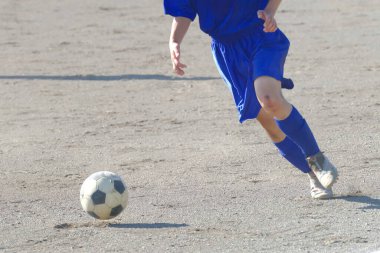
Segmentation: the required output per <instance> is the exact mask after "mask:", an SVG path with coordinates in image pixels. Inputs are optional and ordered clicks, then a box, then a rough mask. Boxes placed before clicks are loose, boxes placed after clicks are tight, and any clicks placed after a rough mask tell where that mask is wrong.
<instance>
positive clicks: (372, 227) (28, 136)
mask: <svg viewBox="0 0 380 253" xmlns="http://www.w3.org/2000/svg"><path fill="white" fill-rule="evenodd" d="M277 20H278V23H279V26H280V27H281V29H282V30H283V31H284V32H285V33H286V34H287V36H288V37H289V39H290V40H291V43H292V46H291V49H290V52H289V56H288V59H287V64H286V75H287V76H288V77H291V78H293V80H294V81H295V83H296V87H295V89H293V90H292V91H286V92H285V96H286V97H287V98H288V99H289V100H290V101H291V102H292V103H293V104H295V105H296V106H297V107H298V109H299V110H300V111H301V112H302V113H303V115H304V116H305V117H306V118H307V120H308V122H309V125H310V126H311V127H312V129H313V131H314V133H315V136H316V137H317V140H318V142H319V144H320V146H321V148H322V149H323V150H324V151H325V153H326V154H327V155H328V156H329V157H330V158H331V160H332V161H333V162H334V163H335V164H336V166H337V167H338V168H339V171H340V179H339V181H338V183H337V184H336V186H335V187H334V191H335V197H334V199H332V200H327V201H316V200H312V199H311V198H310V196H309V195H310V193H309V185H308V179H307V177H306V176H305V175H304V174H302V173H301V172H299V171H298V170H296V169H295V168H292V167H291V166H290V165H289V164H288V163H287V162H286V161H285V160H284V159H283V158H281V157H280V156H279V155H278V153H277V151H276V149H275V148H274V146H273V145H272V144H271V143H270V141H269V139H268V137H267V136H266V135H265V134H264V131H263V130H262V129H261V127H260V126H259V124H257V122H255V121H249V122H246V123H244V124H239V123H238V117H237V112H236V109H235V108H234V105H233V102H232V98H231V95H230V94H229V92H228V89H227V88H226V87H225V85H224V84H223V81H222V80H221V79H220V78H219V75H218V73H217V70H216V68H215V66H214V63H213V60H212V57H211V53H210V46H209V42H210V39H209V38H208V36H207V35H204V34H202V33H201V32H199V29H198V24H197V23H194V24H193V25H192V27H191V29H190V31H189V33H188V35H187V37H186V39H185V42H184V44H183V45H182V50H183V56H182V57H183V61H184V62H185V63H186V64H187V65H188V66H189V67H188V69H187V75H186V76H185V77H184V78H177V77H174V76H173V74H172V71H171V63H170V59H169V56H168V46H167V40H168V34H169V27H170V23H171V18H170V17H167V16H164V15H163V14H162V3H161V1H158V0H154V1H153V0H141V1H134V2H133V3H132V1H125V0H124V1H122V0H108V1H105V0H100V1H92V0H82V1H76V0H61V1H59V0H50V1H45V0H33V1H32V0H23V1H22V0H1V1H0V66H1V69H0V180H1V184H0V238H1V239H0V252H69V251H74V252H342V253H343V252H355V253H356V252H359V253H361V252H363V253H364V252H375V251H376V250H380V184H379V178H380V170H379V168H380V126H379V122H380V116H379V115H380V81H379V80H380V32H379V25H380V1H378V0H362V1H359V0H346V1H331V0H319V1H313V0H303V1H302V3H300V1H283V3H282V5H281V8H280V10H279V12H278V14H277ZM100 170H110V171H113V172H116V173H118V174H120V175H121V176H123V178H124V180H125V181H126V182H127V184H128V187H129V196H130V197H129V205H128V207H127V209H126V210H125V211H124V212H123V213H122V215H120V216H119V217H117V218H115V219H114V220H111V221H109V222H100V221H95V220H94V219H93V218H91V217H90V216H88V215H87V214H86V213H85V212H84V211H83V210H82V208H81V206H80V202H79V189H80V186H81V183H82V182H83V180H84V179H85V178H86V177H87V176H88V175H90V174H91V173H93V172H96V171H100Z"/></svg>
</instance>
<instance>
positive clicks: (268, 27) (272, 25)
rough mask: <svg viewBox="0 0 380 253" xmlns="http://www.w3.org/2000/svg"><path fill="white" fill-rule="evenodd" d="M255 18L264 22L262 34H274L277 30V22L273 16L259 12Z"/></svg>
mask: <svg viewBox="0 0 380 253" xmlns="http://www.w3.org/2000/svg"><path fill="white" fill-rule="evenodd" d="M257 17H258V18H260V19H262V20H264V32H267V33H268V32H275V31H276V30H277V22H276V20H275V19H274V17H273V15H271V14H269V13H268V12H266V11H263V10H260V11H258V12H257Z"/></svg>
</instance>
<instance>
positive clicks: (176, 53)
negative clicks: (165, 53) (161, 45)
mask: <svg viewBox="0 0 380 253" xmlns="http://www.w3.org/2000/svg"><path fill="white" fill-rule="evenodd" d="M169 50H170V57H171V60H172V64H173V71H174V73H176V74H177V75H180V76H183V75H184V74H185V71H183V69H184V68H186V65H185V64H183V63H181V61H180V56H181V49H180V45H179V43H177V42H174V41H171V42H169Z"/></svg>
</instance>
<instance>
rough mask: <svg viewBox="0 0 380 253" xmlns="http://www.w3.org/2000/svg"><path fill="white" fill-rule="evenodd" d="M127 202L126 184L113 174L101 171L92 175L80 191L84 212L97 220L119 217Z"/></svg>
mask: <svg viewBox="0 0 380 253" xmlns="http://www.w3.org/2000/svg"><path fill="white" fill-rule="evenodd" d="M127 202H128V191H127V187H126V184H125V183H124V182H123V179H121V177H120V176H118V175H117V174H115V173H113V172H109V171H99V172H96V173H94V174H92V175H90V176H89V177H88V178H87V179H86V180H85V181H84V182H83V184H82V187H81V189H80V203H81V204H82V207H83V210H84V211H86V212H87V213H88V214H89V215H91V216H92V217H94V218H96V219H100V220H108V219H111V218H114V217H116V216H118V215H119V214H120V213H121V212H122V211H123V210H124V208H125V207H126V206H127Z"/></svg>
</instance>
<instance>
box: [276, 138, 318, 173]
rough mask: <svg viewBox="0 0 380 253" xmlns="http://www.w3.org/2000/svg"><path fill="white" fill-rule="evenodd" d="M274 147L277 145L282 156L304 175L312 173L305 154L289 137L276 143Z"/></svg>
mask: <svg viewBox="0 0 380 253" xmlns="http://www.w3.org/2000/svg"><path fill="white" fill-rule="evenodd" d="M274 145H276V147H277V148H278V150H279V151H280V154H281V155H282V156H283V157H284V158H285V159H286V160H288V161H289V162H290V163H291V164H293V165H294V166H295V167H296V168H298V169H299V170H300V171H302V172H304V173H309V172H310V171H311V170H310V167H309V165H308V164H307V161H306V157H305V154H304V153H303V152H302V150H301V149H300V147H299V146H298V145H297V144H295V143H294V142H293V141H292V140H291V139H289V137H285V139H284V140H283V141H281V142H278V143H274Z"/></svg>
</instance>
